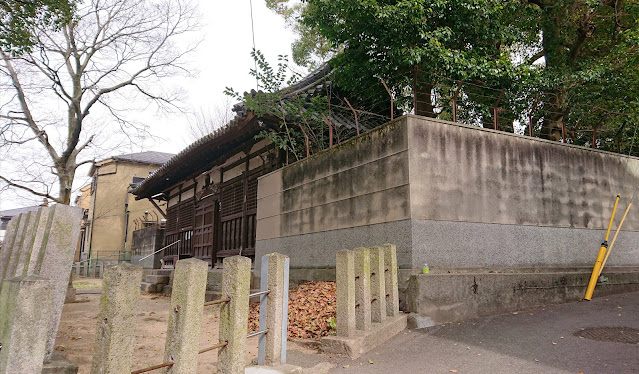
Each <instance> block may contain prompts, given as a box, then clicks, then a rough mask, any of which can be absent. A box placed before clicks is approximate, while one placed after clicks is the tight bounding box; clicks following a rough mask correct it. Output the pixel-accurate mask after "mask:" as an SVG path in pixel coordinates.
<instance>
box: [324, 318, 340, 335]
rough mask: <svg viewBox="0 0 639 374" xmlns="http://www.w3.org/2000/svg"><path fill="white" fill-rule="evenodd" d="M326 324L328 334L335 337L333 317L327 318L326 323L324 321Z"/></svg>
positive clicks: (335, 324)
mask: <svg viewBox="0 0 639 374" xmlns="http://www.w3.org/2000/svg"><path fill="white" fill-rule="evenodd" d="M326 324H327V325H328V327H329V328H330V330H329V334H331V335H335V334H336V333H337V321H336V320H335V317H331V318H329V319H328V321H326Z"/></svg>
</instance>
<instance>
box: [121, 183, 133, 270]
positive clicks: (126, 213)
mask: <svg viewBox="0 0 639 374" xmlns="http://www.w3.org/2000/svg"><path fill="white" fill-rule="evenodd" d="M130 193H131V186H130V185H129V187H127V189H126V197H125V198H124V242H123V243H122V261H125V260H126V239H127V237H128V236H129V215H130V214H131V212H130V211H129V194H130Z"/></svg>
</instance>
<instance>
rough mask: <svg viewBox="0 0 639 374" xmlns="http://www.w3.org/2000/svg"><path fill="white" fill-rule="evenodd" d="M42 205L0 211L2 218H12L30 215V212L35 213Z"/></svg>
mask: <svg viewBox="0 0 639 374" xmlns="http://www.w3.org/2000/svg"><path fill="white" fill-rule="evenodd" d="M40 207H41V206H40V205H34V206H27V207H24V208H15V209H7V210H2V211H0V218H11V217H15V216H17V215H19V214H22V213H28V212H33V211H36V210H38V209H39V208H40Z"/></svg>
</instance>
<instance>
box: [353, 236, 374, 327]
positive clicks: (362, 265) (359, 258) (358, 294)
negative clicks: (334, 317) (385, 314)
mask: <svg viewBox="0 0 639 374" xmlns="http://www.w3.org/2000/svg"><path fill="white" fill-rule="evenodd" d="M370 282H371V259H370V250H369V249H368V248H362V247H360V248H355V302H356V304H355V325H356V326H357V329H358V330H364V331H368V330H370V328H371V288H370V287H371V286H370V285H371V283H370Z"/></svg>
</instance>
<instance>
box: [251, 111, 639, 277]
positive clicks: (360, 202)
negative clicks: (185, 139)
mask: <svg viewBox="0 0 639 374" xmlns="http://www.w3.org/2000/svg"><path fill="white" fill-rule="evenodd" d="M622 180H623V181H624V185H623V186H621V184H620V183H621V181H622ZM638 183H639V159H637V158H633V157H625V156H623V155H618V154H613V153H609V152H603V151H597V150H593V149H589V148H583V147H576V146H570V145H565V144H561V143H556V142H549V141H545V140H541V139H536V138H529V137H525V136H519V135H514V134H510V133H505V132H498V131H493V130H487V129H482V128H477V127H469V126H464V125H460V124H455V123H450V122H445V121H438V120H433V119H430V118H424V117H417V116H404V117H402V118H399V119H397V120H395V121H393V122H391V123H390V124H388V125H386V126H384V127H382V128H378V129H376V130H374V131H371V132H369V133H366V134H364V135H362V136H360V137H357V138H355V139H352V140H350V141H348V142H346V143H343V144H340V145H339V146H337V147H335V148H334V149H331V150H328V151H325V152H322V153H320V154H318V155H315V156H313V157H311V158H309V159H305V160H302V161H300V162H297V163H295V164H292V165H289V166H288V167H285V168H283V169H281V170H278V171H276V172H274V173H271V174H268V175H266V176H264V177H262V178H261V179H260V182H259V188H258V223H257V251H258V253H257V255H258V256H260V255H261V254H264V253H268V252H273V251H278V252H281V253H285V254H287V255H289V256H290V257H291V266H293V267H298V268H299V267H306V268H321V267H329V266H334V259H335V253H336V252H337V251H338V250H340V249H343V248H349V247H358V246H372V245H378V244H380V243H394V244H396V245H397V252H398V253H397V257H398V263H399V265H400V267H402V268H421V266H422V264H424V263H428V264H429V265H430V266H431V267H433V266H434V267H482V266H484V267H490V266H533V265H534V266H581V265H588V264H592V262H593V261H594V258H595V257H596V253H597V250H598V248H599V244H600V243H601V241H602V240H603V237H604V231H603V230H604V228H605V226H606V225H607V223H608V220H609V217H610V213H611V210H612V205H613V202H614V197H615V195H616V194H617V193H618V192H619V193H622V197H623V199H622V201H621V203H620V205H619V206H620V208H619V209H620V212H619V213H618V217H619V218H620V217H621V214H622V213H623V210H624V209H625V207H626V204H627V201H628V199H629V197H630V195H631V194H632V188H634V187H633V186H635V185H637V184H638ZM624 187H625V188H624ZM617 221H618V220H617ZM624 229H625V230H624V232H623V233H621V234H620V236H619V239H618V241H617V244H616V245H615V248H614V253H613V254H612V255H611V256H610V259H609V264H610V265H639V246H637V245H636V244H639V231H638V230H639V211H636V210H635V211H632V210H631V212H630V214H629V216H628V219H627V221H626V224H625V226H624Z"/></svg>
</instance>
